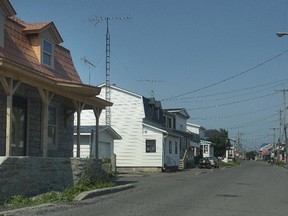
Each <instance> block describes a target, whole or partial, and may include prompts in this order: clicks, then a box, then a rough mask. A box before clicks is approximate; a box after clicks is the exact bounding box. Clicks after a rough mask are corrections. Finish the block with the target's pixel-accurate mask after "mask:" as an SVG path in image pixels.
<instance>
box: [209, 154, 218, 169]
mask: <svg viewBox="0 0 288 216" xmlns="http://www.w3.org/2000/svg"><path fill="white" fill-rule="evenodd" d="M208 160H209V161H210V164H211V167H214V168H219V160H218V158H216V157H208Z"/></svg>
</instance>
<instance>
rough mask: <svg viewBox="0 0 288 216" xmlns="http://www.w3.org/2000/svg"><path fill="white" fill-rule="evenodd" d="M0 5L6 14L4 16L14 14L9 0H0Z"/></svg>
mask: <svg viewBox="0 0 288 216" xmlns="http://www.w3.org/2000/svg"><path fill="white" fill-rule="evenodd" d="M0 7H1V8H3V10H4V13H5V14H6V16H13V15H16V11H15V10H14V8H13V7H12V5H11V4H10V1H9V0H1V1H0Z"/></svg>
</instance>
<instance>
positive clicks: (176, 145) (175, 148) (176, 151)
mask: <svg viewBox="0 0 288 216" xmlns="http://www.w3.org/2000/svg"><path fill="white" fill-rule="evenodd" d="M174 152H175V154H178V142H175V146H174Z"/></svg>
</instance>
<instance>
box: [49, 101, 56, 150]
mask: <svg viewBox="0 0 288 216" xmlns="http://www.w3.org/2000/svg"><path fill="white" fill-rule="evenodd" d="M56 132H57V109H56V107H52V106H49V110H48V146H49V149H51V150H52V149H53V150H55V149H57V145H56V144H57V143H56V134H57V133H56Z"/></svg>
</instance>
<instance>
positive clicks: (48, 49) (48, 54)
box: [42, 40, 53, 67]
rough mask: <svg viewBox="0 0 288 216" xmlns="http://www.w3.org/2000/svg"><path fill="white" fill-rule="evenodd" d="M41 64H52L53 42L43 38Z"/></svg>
mask: <svg viewBox="0 0 288 216" xmlns="http://www.w3.org/2000/svg"><path fill="white" fill-rule="evenodd" d="M42 64H44V65H47V66H50V67H52V66H53V44H52V43H50V42H48V41H46V40H43V45H42Z"/></svg>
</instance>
